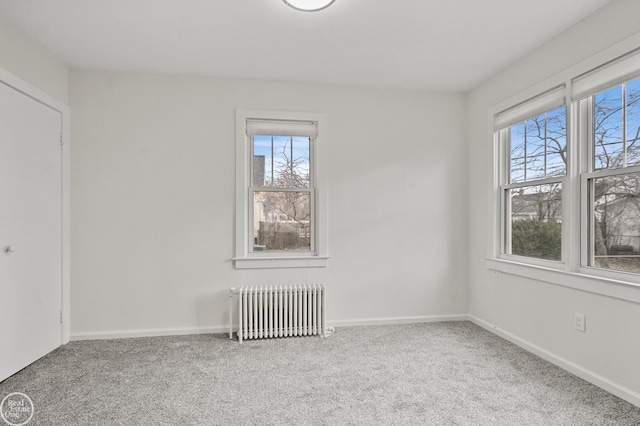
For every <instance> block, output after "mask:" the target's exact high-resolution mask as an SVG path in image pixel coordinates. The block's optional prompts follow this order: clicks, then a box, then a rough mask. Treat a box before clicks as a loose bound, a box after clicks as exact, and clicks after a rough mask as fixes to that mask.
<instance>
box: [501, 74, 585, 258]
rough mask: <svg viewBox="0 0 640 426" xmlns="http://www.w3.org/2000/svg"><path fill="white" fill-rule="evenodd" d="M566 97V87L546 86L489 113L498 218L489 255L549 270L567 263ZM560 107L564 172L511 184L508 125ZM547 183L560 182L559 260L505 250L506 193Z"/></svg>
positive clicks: (568, 168) (508, 237)
mask: <svg viewBox="0 0 640 426" xmlns="http://www.w3.org/2000/svg"><path fill="white" fill-rule="evenodd" d="M566 99H567V97H566V86H565V85H557V86H555V87H552V88H550V89H549V90H545V91H542V92H541V93H539V94H537V95H535V96H531V97H529V98H527V99H525V100H523V101H519V102H517V103H515V104H513V105H512V106H510V107H509V108H505V109H503V110H501V111H500V112H498V113H493V114H492V127H493V128H494V135H493V141H494V150H495V154H494V169H496V170H495V178H496V181H497V182H496V183H495V184H494V186H497V188H498V191H499V194H498V195H497V197H496V196H495V195H494V197H495V198H496V199H497V209H498V211H497V213H498V214H497V216H498V218H499V219H498V226H499V232H498V233H497V234H498V235H495V234H496V233H494V248H493V256H494V257H495V258H496V259H504V260H508V261H511V262H517V263H526V264H531V265H535V266H541V267H547V268H553V269H563V268H564V265H566V264H567V259H568V257H569V255H570V251H569V250H570V248H569V247H568V246H569V244H567V243H566V241H567V240H568V239H569V238H570V237H569V233H570V230H569V229H568V227H567V226H565V224H564V218H566V217H569V216H568V215H570V214H571V206H570V205H569V202H567V201H568V200H571V199H572V197H571V195H570V194H567V191H566V188H567V186H568V184H567V183H568V182H569V176H570V173H572V171H573V170H572V169H573V167H572V165H571V161H572V157H573V153H572V150H570V144H571V137H570V136H571V130H570V120H569V114H570V108H569V105H568V104H567V100H566ZM563 106H564V108H565V111H566V120H567V123H566V129H567V134H566V135H565V138H566V151H567V154H566V155H567V164H566V171H565V174H564V175H562V176H552V177H544V178H539V179H533V180H529V181H528V180H524V181H521V182H513V183H512V182H511V179H510V175H511V167H510V166H511V149H510V148H511V140H510V132H509V129H510V128H511V127H512V126H514V125H516V124H519V123H521V122H522V121H525V120H529V119H531V118H534V117H536V116H539V115H541V114H546V113H547V112H551V111H554V110H556V109H558V108H561V107H563ZM551 184H560V185H561V187H562V198H561V202H562V208H561V217H562V218H563V226H562V230H561V256H560V260H549V259H541V258H535V257H528V256H522V255H515V254H512V253H509V250H508V247H509V245H510V242H511V227H510V226H509V225H510V223H511V218H510V216H511V203H509V202H508V201H509V199H508V196H507V193H508V192H510V191H511V190H512V189H514V188H522V187H527V186H536V185H551Z"/></svg>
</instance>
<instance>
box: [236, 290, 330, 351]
mask: <svg viewBox="0 0 640 426" xmlns="http://www.w3.org/2000/svg"><path fill="white" fill-rule="evenodd" d="M235 294H237V295H238V304H237V310H238V333H237V335H238V341H239V342H240V343H242V341H243V340H248V339H265V338H271V337H290V336H322V337H325V336H326V334H327V326H326V308H325V306H326V287H325V286H324V285H323V284H309V285H295V286H268V287H264V286H262V287H260V286H251V287H241V288H240V289H239V290H236V289H233V288H232V289H230V296H233V295H235ZM231 300H232V299H230V302H229V305H230V306H229V338H233V331H232V328H231V327H232V325H231V324H232V319H233V318H232V312H233V309H232V302H231Z"/></svg>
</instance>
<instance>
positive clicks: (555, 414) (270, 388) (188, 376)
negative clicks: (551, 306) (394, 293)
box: [0, 322, 640, 425]
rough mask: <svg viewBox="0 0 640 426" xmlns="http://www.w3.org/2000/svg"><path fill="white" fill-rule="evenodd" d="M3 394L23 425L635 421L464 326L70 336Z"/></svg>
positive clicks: (578, 384)
mask: <svg viewBox="0 0 640 426" xmlns="http://www.w3.org/2000/svg"><path fill="white" fill-rule="evenodd" d="M11 392H22V393H25V394H27V395H28V396H29V397H31V399H32V400H33V402H34V405H35V412H34V416H33V419H32V421H31V422H30V423H29V424H30V425H640V408H638V407H635V406H633V405H632V404H629V403H627V402H625V401H623V400H621V399H619V398H617V397H615V396H613V395H611V394H609V393H607V392H605V391H603V390H602V389H600V388H598V387H596V386H593V385H591V384H589V383H587V382H585V381H583V380H581V379H579V378H577V377H576V376H574V375H572V374H569V373H567V372H565V371H563V370H561V369H560V368H557V367H555V366H553V365H552V364H550V363H548V362H546V361H544V360H542V359H540V358H538V357H536V356H535V355H532V354H530V353H528V352H526V351H524V350H522V349H520V348H518V347H517V346H515V345H513V344H511V343H509V342H507V341H505V340H503V339H501V338H499V337H497V336H495V335H493V334H491V333H489V332H487V331H485V330H483V329H482V328H480V327H478V326H476V325H474V324H472V323H469V322H452V323H432V324H414V325H398V326H377V327H352V328H347V327H345V328H339V329H338V330H337V331H336V333H335V334H334V335H332V336H330V337H327V338H325V339H321V338H318V337H304V338H288V339H273V340H258V341H249V342H245V343H243V344H242V345H241V344H239V343H237V342H234V341H230V340H228V337H227V336H225V335H194V336H175V337H153V338H140V339H121V340H96V341H81V342H72V343H70V344H68V345H65V346H63V347H61V348H59V349H57V350H55V351H54V352H52V353H51V354H49V355H47V356H46V357H44V358H42V359H40V360H39V361H37V362H36V363H34V364H32V365H31V366H29V367H27V368H26V369H24V370H22V371H21V372H19V373H17V374H16V375H14V376H12V377H10V378H8V379H7V380H5V381H4V382H2V383H0V398H4V396H5V395H7V394H9V393H11ZM0 424H1V420H0Z"/></svg>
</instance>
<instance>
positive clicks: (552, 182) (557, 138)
mask: <svg viewBox="0 0 640 426" xmlns="http://www.w3.org/2000/svg"><path fill="white" fill-rule="evenodd" d="M495 126H496V131H497V132H496V134H497V137H498V141H499V144H500V147H501V154H502V155H501V162H502V164H503V167H502V168H501V173H500V174H501V177H500V180H501V185H500V192H501V224H502V225H501V240H502V244H501V246H502V247H501V252H502V253H503V254H505V255H516V256H526V257H531V258H536V259H542V260H551V261H560V260H561V258H562V222H563V185H564V181H565V176H566V174H567V113H566V107H565V105H564V88H563V87H560V88H557V89H555V90H552V91H550V92H547V93H545V94H543V95H541V96H539V97H536V98H535V99H531V100H529V101H528V102H525V103H522V104H520V105H517V106H516V107H514V108H512V109H509V110H507V111H504V112H502V113H501V114H499V115H498V116H497V117H496V120H495Z"/></svg>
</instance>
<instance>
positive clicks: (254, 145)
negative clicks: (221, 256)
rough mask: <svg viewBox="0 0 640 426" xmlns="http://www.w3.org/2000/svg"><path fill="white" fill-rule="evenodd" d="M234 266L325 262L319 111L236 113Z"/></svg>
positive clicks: (323, 263) (248, 266) (289, 265)
mask: <svg viewBox="0 0 640 426" xmlns="http://www.w3.org/2000/svg"><path fill="white" fill-rule="evenodd" d="M236 121H237V136H236V164H237V176H236V206H237V210H236V256H235V258H234V260H235V264H236V268H272V267H313V266H326V262H327V256H326V214H325V211H326V208H325V206H326V202H325V201H324V200H323V199H322V198H321V197H320V193H322V192H323V191H322V188H320V187H321V186H322V180H321V179H320V176H321V173H319V170H318V164H319V160H318V158H319V152H320V150H319V149H318V144H319V129H320V126H321V125H322V124H321V123H324V121H325V120H324V118H323V117H322V116H321V115H319V114H306V113H293V112H292V113H286V112H274V111H252V110H238V111H237V113H236Z"/></svg>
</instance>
